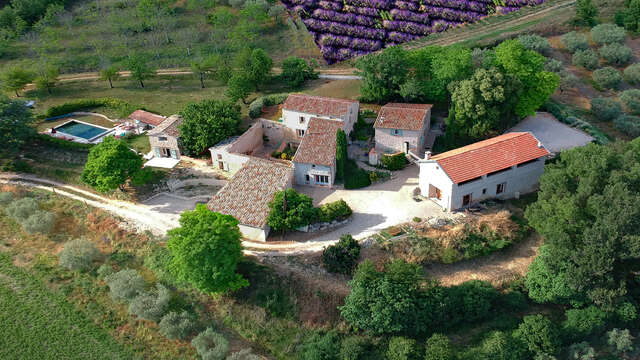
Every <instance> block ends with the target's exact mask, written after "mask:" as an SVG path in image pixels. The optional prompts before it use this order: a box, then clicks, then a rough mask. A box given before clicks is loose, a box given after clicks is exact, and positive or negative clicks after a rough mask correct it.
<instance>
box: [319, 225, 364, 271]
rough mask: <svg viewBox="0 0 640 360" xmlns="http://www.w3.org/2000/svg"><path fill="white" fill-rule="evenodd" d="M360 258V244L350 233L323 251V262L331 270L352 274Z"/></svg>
mask: <svg viewBox="0 0 640 360" xmlns="http://www.w3.org/2000/svg"><path fill="white" fill-rule="evenodd" d="M359 258H360V244H358V242H357V241H356V240H355V239H354V238H353V237H352V236H351V235H349V234H345V235H342V236H341V237H340V240H339V241H338V243H337V244H335V245H331V246H329V247H327V248H326V249H325V250H324V251H323V252H322V263H323V264H324V267H325V268H326V269H327V271H329V272H334V273H340V274H351V273H352V272H353V269H355V267H356V265H357V263H358V259H359Z"/></svg>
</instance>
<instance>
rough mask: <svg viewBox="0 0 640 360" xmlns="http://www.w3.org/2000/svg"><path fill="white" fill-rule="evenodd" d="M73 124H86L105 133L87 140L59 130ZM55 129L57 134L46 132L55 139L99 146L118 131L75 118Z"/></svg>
mask: <svg viewBox="0 0 640 360" xmlns="http://www.w3.org/2000/svg"><path fill="white" fill-rule="evenodd" d="M72 122H75V123H78V124H84V125H87V126H91V127H95V128H99V129H103V130H104V132H102V133H100V134H98V135H96V136H94V137H91V138H89V139H85V138H83V137H79V136H75V135H71V134H68V133H65V132H64V131H60V130H58V129H59V128H61V127H63V126H65V125H67V124H69V123H72ZM54 129H56V133H55V134H53V133H51V132H45V134H47V135H49V136H53V137H55V138H59V139H65V140H72V141H75V142H78V143H83V144H97V143H100V142H102V139H103V138H104V137H105V136H107V135H109V134H111V133H113V132H114V131H115V130H116V128H115V127H113V128H106V127H104V126H100V125H95V124H91V123H88V122H84V121H80V120H76V119H73V118H70V119H69V121H66V122H64V123H62V124H60V125H58V126H56V127H54Z"/></svg>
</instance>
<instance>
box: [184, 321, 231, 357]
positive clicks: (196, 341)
mask: <svg viewBox="0 0 640 360" xmlns="http://www.w3.org/2000/svg"><path fill="white" fill-rule="evenodd" d="M191 345H192V346H193V347H194V348H196V351H198V355H200V356H201V357H202V360H222V359H224V357H225V356H226V355H227V352H228V351H229V342H228V341H227V339H225V337H224V336H223V335H222V334H220V333H217V332H215V331H213V329H212V328H207V329H206V330H205V331H203V332H201V333H200V334H198V336H196V337H195V338H193V340H191Z"/></svg>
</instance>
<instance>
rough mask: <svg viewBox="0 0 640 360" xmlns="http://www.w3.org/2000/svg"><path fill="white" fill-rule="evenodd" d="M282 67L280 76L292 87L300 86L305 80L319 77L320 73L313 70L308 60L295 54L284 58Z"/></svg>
mask: <svg viewBox="0 0 640 360" xmlns="http://www.w3.org/2000/svg"><path fill="white" fill-rule="evenodd" d="M281 67H282V74H281V75H280V78H281V79H282V80H283V81H284V82H285V83H286V84H287V85H288V86H289V87H292V88H298V87H300V86H301V85H302V84H304V82H305V81H307V80H311V79H316V78H317V77H318V74H317V73H316V72H315V71H313V66H311V65H310V64H308V63H307V61H306V60H304V59H300V58H297V57H294V56H291V57H288V58H286V59H284V60H283V61H282V66H281Z"/></svg>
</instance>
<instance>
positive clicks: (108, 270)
mask: <svg viewBox="0 0 640 360" xmlns="http://www.w3.org/2000/svg"><path fill="white" fill-rule="evenodd" d="M96 272H97V273H98V277H99V278H100V279H104V278H106V277H107V276H109V275H111V274H113V267H112V266H111V265H109V264H102V265H100V267H99V268H98V270H96Z"/></svg>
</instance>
